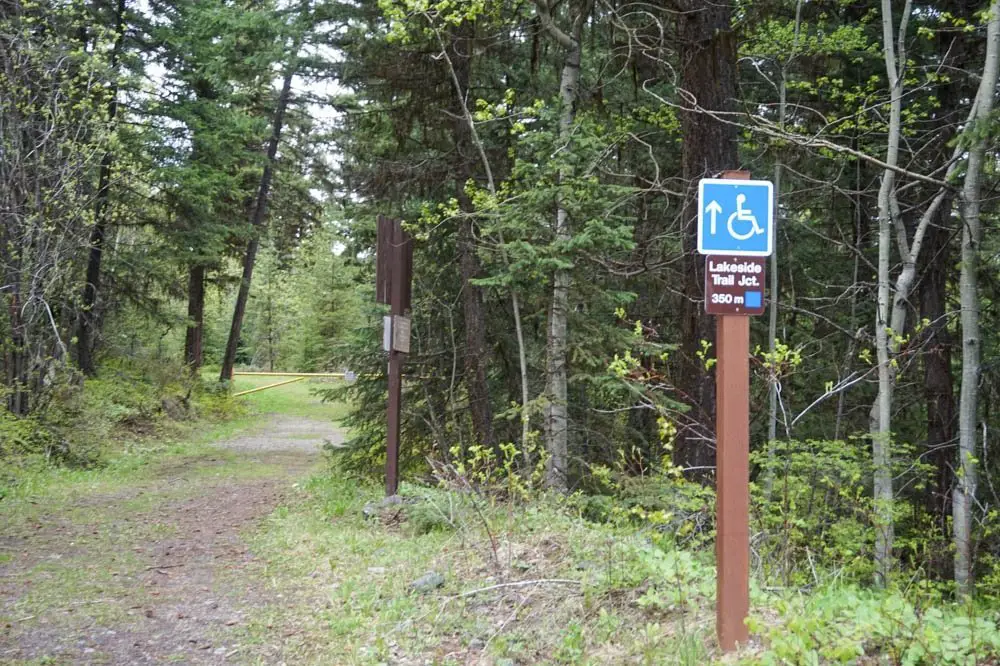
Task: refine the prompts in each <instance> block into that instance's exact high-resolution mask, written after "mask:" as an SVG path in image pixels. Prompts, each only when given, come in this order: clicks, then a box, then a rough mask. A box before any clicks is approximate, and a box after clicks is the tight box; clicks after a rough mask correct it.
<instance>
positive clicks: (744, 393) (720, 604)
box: [698, 171, 773, 652]
mask: <svg viewBox="0 0 1000 666" xmlns="http://www.w3.org/2000/svg"><path fill="white" fill-rule="evenodd" d="M749 178H750V174H749V172H746V171H727V172H724V173H723V174H722V178H721V179H719V180H715V179H710V180H706V181H702V182H701V183H699V197H698V199H699V208H700V211H699V222H698V224H699V227H698V234H699V235H698V250H699V252H701V253H702V254H705V255H707V256H706V257H705V311H706V312H707V313H708V314H715V315H716V329H715V346H716V366H715V367H716V370H715V400H716V417H715V419H716V421H715V430H716V433H715V437H716V449H715V468H716V540H715V554H716V566H717V572H716V633H717V635H718V639H719V646H720V647H721V648H722V650H723V651H724V652H729V651H732V650H735V649H736V648H737V647H738V646H739V645H740V644H744V645H745V644H746V643H747V640H748V639H749V635H748V630H747V626H746V619H747V616H748V615H749V613H750V486H749V483H750V319H749V317H748V316H747V315H754V314H760V313H762V312H763V310H764V269H763V263H764V257H766V256H767V255H768V254H770V252H771V246H772V243H773V224H772V219H771V210H772V208H771V205H770V197H771V196H772V194H771V186H770V183H764V182H757V181H752V182H750V183H746V184H747V185H754V186H759V187H758V189H766V190H767V192H766V198H767V205H766V210H764V205H763V201H762V200H761V199H760V198H759V194H760V193H757V192H755V191H754V190H746V191H744V190H743V189H741V188H740V187H739V186H740V185H741V184H740V183H732V184H728V183H724V182H722V181H727V180H734V181H749ZM706 183H707V184H709V185H711V186H712V187H708V188H706ZM747 192H750V194H749V195H748V194H747ZM758 214H759V215H760V219H758V217H757V216H758ZM762 220H766V224H763V225H762V224H761V221H762ZM765 234H766V235H767V237H766V238H760V236H762V235H765Z"/></svg>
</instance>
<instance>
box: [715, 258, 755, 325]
mask: <svg viewBox="0 0 1000 666" xmlns="http://www.w3.org/2000/svg"><path fill="white" fill-rule="evenodd" d="M766 266H767V258H766V257H733V256H729V255H724V254H710V255H708V256H706V257H705V312H707V313H708V314H714V315H759V314H764V284H765V282H766V281H765V279H764V274H765V273H764V269H765V267H766Z"/></svg>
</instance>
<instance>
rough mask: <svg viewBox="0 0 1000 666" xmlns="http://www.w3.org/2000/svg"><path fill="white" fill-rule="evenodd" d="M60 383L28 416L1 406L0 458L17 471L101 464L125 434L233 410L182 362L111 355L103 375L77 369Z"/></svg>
mask: <svg viewBox="0 0 1000 666" xmlns="http://www.w3.org/2000/svg"><path fill="white" fill-rule="evenodd" d="M66 372H67V373H68V374H69V375H70V376H69V377H67V378H65V380H63V379H60V380H59V381H55V382H53V388H52V389H51V390H50V391H48V392H47V393H46V395H45V402H44V403H40V404H36V405H35V409H34V410H33V412H32V413H31V414H30V415H29V416H25V417H19V416H15V415H13V414H11V413H9V412H7V411H6V410H0V459H3V460H5V461H6V462H7V463H8V465H7V466H8V468H9V469H11V470H13V469H14V468H15V467H18V466H25V465H33V464H36V463H37V464H58V465H68V466H74V467H92V466H96V465H100V464H101V462H102V456H103V455H104V453H106V452H107V451H109V450H110V449H112V448H114V446H115V443H116V442H119V441H120V440H122V439H123V438H124V439H130V438H135V437H143V436H147V435H152V434H155V433H157V432H158V431H159V430H161V429H162V427H163V426H164V424H166V423H168V422H171V421H181V420H189V419H192V418H194V417H196V416H198V415H208V416H212V417H222V416H226V415H229V414H231V413H232V410H233V402H232V401H231V400H230V399H229V396H228V393H226V392H225V391H221V390H218V389H214V388H212V386H211V385H208V384H206V383H204V382H202V381H201V380H200V379H198V378H196V377H192V376H191V375H190V373H189V372H187V370H186V369H184V368H183V367H182V366H181V365H179V364H175V365H171V364H165V363H162V362H157V363H142V362H137V361H133V360H112V361H109V362H107V363H106V364H105V365H104V366H102V368H101V374H100V377H98V378H95V379H87V380H83V379H82V378H80V377H79V376H77V375H75V374H74V373H73V372H72V371H71V370H69V369H67V370H66Z"/></svg>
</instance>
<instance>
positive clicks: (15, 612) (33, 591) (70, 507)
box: [0, 389, 344, 664]
mask: <svg viewBox="0 0 1000 666" xmlns="http://www.w3.org/2000/svg"><path fill="white" fill-rule="evenodd" d="M278 390H280V389H278ZM288 393H289V392H288V391H287V390H286V392H285V395H284V396H282V397H280V398H278V399H277V400H274V399H273V397H271V396H268V398H270V400H268V401H263V400H262V401H261V402H262V404H263V405H264V407H265V408H267V407H278V408H279V409H280V408H281V407H283V406H285V407H287V406H288V405H290V404H293V403H292V401H293V400H294V399H295V398H299V399H304V401H305V403H306V404H305V407H303V406H302V405H301V404H299V405H297V408H291V409H285V410H283V411H286V412H292V413H284V414H282V413H263V414H260V415H259V416H257V417H256V418H253V419H244V420H242V421H241V422H240V423H238V424H236V425H235V426H229V427H224V428H221V429H218V428H217V429H215V431H213V432H209V433H207V434H205V435H203V436H202V437H201V438H200V439H201V440H202V441H201V442H200V443H196V444H193V445H192V444H190V443H188V444H185V445H182V446H179V447H171V448H170V449H169V450H168V451H167V452H165V453H164V454H162V455H157V456H154V457H152V458H149V459H146V460H144V461H143V464H140V465H137V466H127V469H124V470H121V469H116V468H115V467H112V468H110V469H108V470H100V471H96V472H89V473H88V472H80V473H76V474H70V475H68V478H55V479H45V480H44V482H43V483H42V484H40V487H38V488H37V490H36V491H35V492H29V493H27V494H26V495H25V496H23V497H22V498H21V500H20V501H18V499H16V498H15V499H14V500H12V501H8V502H4V503H3V504H2V505H0V518H2V519H3V522H4V529H3V530H2V532H0V662H3V663H39V664H43V663H44V664H48V663H114V664H151V663H170V662H177V663H223V662H230V663H239V662H242V661H245V659H244V658H243V656H241V655H245V654H247V648H246V647H245V646H244V644H243V643H244V641H245V638H244V636H245V628H246V625H247V618H248V617H249V616H251V615H252V614H253V612H254V610H255V609H260V608H261V607H263V606H264V605H266V603H267V602H269V601H271V600H272V599H273V597H274V594H273V592H272V591H271V590H269V589H268V586H267V585H266V581H265V579H264V578H262V577H261V576H259V575H254V573H253V572H251V570H256V568H257V564H258V562H257V561H256V560H255V555H254V553H253V552H252V550H251V548H250V545H249V544H248V542H247V540H246V538H245V536H246V535H247V534H248V533H250V532H252V531H253V530H255V529H256V528H257V527H258V525H259V523H260V521H261V520H262V519H263V518H264V517H266V516H268V515H269V514H271V513H272V512H273V511H274V510H275V508H276V507H278V506H279V505H282V504H284V503H287V502H288V501H289V499H290V495H294V493H295V492H296V490H297V488H298V486H297V485H296V482H297V481H301V480H302V479H303V478H304V477H305V476H307V475H309V474H310V473H311V472H315V471H316V470H317V469H318V467H317V466H318V465H319V464H320V462H321V458H320V453H321V447H322V446H323V445H324V444H325V443H327V442H329V443H331V444H334V445H336V444H339V443H341V442H342V441H343V436H344V434H343V431H342V430H341V429H340V428H338V427H336V425H335V423H334V421H333V418H334V417H335V416H336V411H337V410H336V409H335V408H331V407H330V406H327V405H322V404H319V401H318V400H316V399H315V398H313V397H312V396H310V395H309V394H308V393H306V392H305V391H303V390H301V389H299V390H298V391H297V392H296V393H295V394H293V395H291V396H290V395H288ZM259 395H261V396H263V395H264V394H259ZM283 403H287V404H283ZM233 429H235V430H237V431H240V432H238V434H229V435H228V436H226V434H224V433H225V432H226V431H227V430H233ZM220 433H223V435H222V437H221V439H218V440H215V437H216V436H217V435H219V434H220ZM196 439H197V437H196ZM213 440H215V441H213ZM255 652H256V653H257V656H258V657H260V658H261V659H262V660H263V661H270V660H269V659H267V652H268V650H267V648H266V647H261V646H258V649H256V650H255Z"/></svg>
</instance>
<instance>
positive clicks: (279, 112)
mask: <svg viewBox="0 0 1000 666" xmlns="http://www.w3.org/2000/svg"><path fill="white" fill-rule="evenodd" d="M298 48H299V46H298V43H296V44H295V46H294V47H293V51H292V53H291V58H292V63H294V62H295V59H296V57H297V54H296V53H295V51H297V50H298ZM294 76H295V66H294V64H291V63H290V64H289V66H288V69H287V71H286V72H285V78H284V80H283V81H282V84H281V93H280V94H279V95H278V103H277V107H276V108H275V111H274V121H273V125H272V129H271V140H270V142H269V143H268V146H267V160H266V162H265V163H264V171H263V173H261V176H260V186H259V187H258V188H257V200H256V202H255V203H254V209H253V216H252V217H251V219H250V227H251V230H250V234H251V236H250V241H249V242H248V243H247V251H246V254H245V255H244V256H243V277H242V279H241V280H240V289H239V291H238V292H237V294H236V307H235V308H234V309H233V320H232V324H231V325H230V327H229V339H228V340H227V341H226V353H225V356H224V357H223V359H222V372H221V373H220V375H219V381H220V382H225V381H231V380H232V378H233V366H234V365H235V364H236V351H237V349H238V348H239V344H240V333H241V331H242V329H243V316H244V315H245V314H246V309H247V298H249V296H250V283H251V281H252V280H253V268H254V264H255V263H256V261H257V250H258V249H259V248H260V235H261V234H262V233H263V227H264V221H265V220H266V219H267V198H268V196H269V194H270V192H271V181H272V180H273V179H274V162H275V158H276V157H277V155H278V143H279V142H280V141H281V129H282V127H283V126H284V122H285V111H286V110H287V109H288V103H289V101H290V100H291V98H292V77H294Z"/></svg>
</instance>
